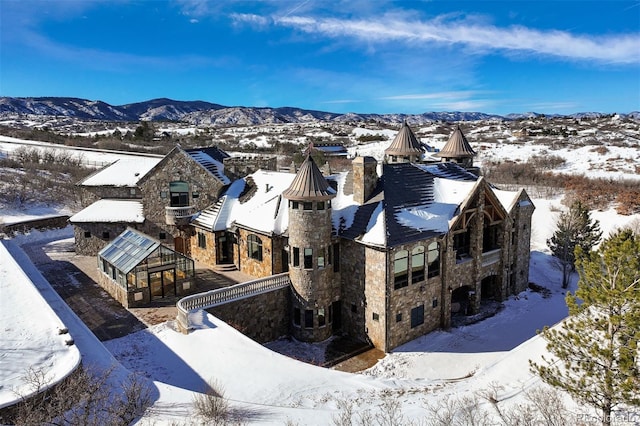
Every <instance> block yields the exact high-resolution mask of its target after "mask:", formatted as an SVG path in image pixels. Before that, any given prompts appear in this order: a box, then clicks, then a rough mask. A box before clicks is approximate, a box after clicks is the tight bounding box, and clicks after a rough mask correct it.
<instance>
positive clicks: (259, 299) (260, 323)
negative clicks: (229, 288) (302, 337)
mask: <svg viewBox="0 0 640 426" xmlns="http://www.w3.org/2000/svg"><path fill="white" fill-rule="evenodd" d="M290 299H291V289H290V288H289V287H285V288H282V289H279V290H274V291H271V292H268V293H263V294H259V295H257V296H253V297H249V298H247V299H241V300H236V301H233V302H229V303H226V304H224V305H220V306H216V307H213V308H210V309H207V311H208V312H209V313H211V314H212V315H214V316H216V317H217V318H220V319H221V320H223V321H225V322H226V323H228V324H229V325H231V326H232V327H234V328H236V329H237V330H239V331H240V332H242V333H243V334H244V335H246V336H248V337H250V338H252V339H253V340H255V341H257V342H259V343H266V342H270V341H273V340H276V339H278V338H279V337H282V336H288V335H289V334H290V328H289V324H290V317H289V306H290V303H291V302H290Z"/></svg>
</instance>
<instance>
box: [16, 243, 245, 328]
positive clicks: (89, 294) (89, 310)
mask: <svg viewBox="0 0 640 426" xmlns="http://www.w3.org/2000/svg"><path fill="white" fill-rule="evenodd" d="M22 249H23V250H24V251H25V253H26V254H27V255H28V256H29V258H30V259H31V261H32V262H33V263H34V265H35V266H36V267H37V268H38V270H39V271H40V272H41V273H42V275H44V277H45V278H46V279H47V280H48V281H49V283H51V286H52V287H53V288H54V290H56V292H57V293H58V294H59V295H60V297H62V298H63V299H64V301H65V302H66V303H67V304H68V305H69V307H70V308H71V309H72V310H73V311H74V312H75V313H76V315H78V317H80V319H81V320H82V321H83V322H84V323H85V324H86V325H87V327H89V329H90V330H91V331H92V332H93V333H94V334H95V335H96V337H97V338H98V339H100V340H101V341H106V340H110V339H115V338H118V337H123V336H126V335H127V334H130V333H134V332H136V331H139V330H142V329H144V328H147V327H148V326H151V325H154V324H159V323H162V322H165V321H171V320H174V319H175V318H176V314H177V310H176V302H177V301H178V298H175V299H168V300H163V301H159V302H156V303H153V304H152V305H151V306H149V307H145V308H131V309H126V308H125V307H124V306H122V305H121V304H120V303H118V302H117V301H116V300H115V299H114V298H113V297H111V296H110V295H109V293H107V292H106V291H105V290H103V289H102V287H100V286H99V285H98V284H97V283H96V282H97V277H98V274H99V273H100V272H99V271H98V268H97V260H96V257H95V256H81V255H78V254H76V252H75V247H74V242H73V238H71V239H64V240H45V241H35V242H32V243H31V242H27V243H25V244H22ZM246 279H247V276H246V275H244V274H241V273H239V272H238V271H235V272H232V273H230V274H229V276H225V275H221V274H218V273H215V272H213V271H211V270H209V269H207V268H203V267H201V265H197V267H196V285H197V286H198V291H207V290H212V289H215V288H221V287H227V286H230V285H233V284H236V283H238V282H241V281H244V280H246Z"/></svg>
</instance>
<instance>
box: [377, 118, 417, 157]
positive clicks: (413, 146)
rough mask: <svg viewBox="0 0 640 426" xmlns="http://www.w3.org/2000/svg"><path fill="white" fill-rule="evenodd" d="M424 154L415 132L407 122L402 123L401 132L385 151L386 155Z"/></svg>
mask: <svg viewBox="0 0 640 426" xmlns="http://www.w3.org/2000/svg"><path fill="white" fill-rule="evenodd" d="M423 152H424V150H423V149H422V144H420V142H419V141H418V138H416V135H415V134H414V133H413V130H411V128H410V127H409V125H408V124H407V122H406V121H405V122H404V123H402V127H401V128H400V131H399V132H398V134H397V135H396V137H395V138H394V139H393V142H391V145H389V148H387V149H385V150H384V153H385V154H386V155H400V156H402V155H420V154H422V153H423Z"/></svg>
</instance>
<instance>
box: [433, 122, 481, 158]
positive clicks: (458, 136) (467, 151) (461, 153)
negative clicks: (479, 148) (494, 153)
mask: <svg viewBox="0 0 640 426" xmlns="http://www.w3.org/2000/svg"><path fill="white" fill-rule="evenodd" d="M435 155H436V157H443V158H470V157H475V155H476V152H475V151H474V150H473V149H472V148H471V145H469V141H467V138H466V137H465V136H464V134H462V130H461V129H460V126H458V127H456V130H454V131H453V134H452V135H451V137H450V138H449V140H448V141H447V143H446V144H445V146H444V147H443V148H442V149H441V150H440V152H438V153H437V154H435Z"/></svg>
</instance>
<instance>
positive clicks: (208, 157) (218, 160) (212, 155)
mask: <svg viewBox="0 0 640 426" xmlns="http://www.w3.org/2000/svg"><path fill="white" fill-rule="evenodd" d="M185 152H186V153H187V155H189V156H190V157H191V158H193V159H194V160H195V161H196V162H197V163H198V164H200V166H202V168H204V169H205V170H206V171H207V172H209V173H210V174H212V175H213V176H215V177H216V179H218V180H219V181H220V182H222V183H223V184H224V185H227V184H229V183H231V180H230V179H229V178H228V177H227V176H226V175H225V174H224V163H223V160H224V159H225V158H228V157H229V154H227V153H226V152H224V151H222V150H221V149H218V148H216V147H208V148H194V149H187V150H185Z"/></svg>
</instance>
